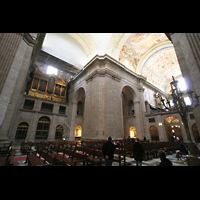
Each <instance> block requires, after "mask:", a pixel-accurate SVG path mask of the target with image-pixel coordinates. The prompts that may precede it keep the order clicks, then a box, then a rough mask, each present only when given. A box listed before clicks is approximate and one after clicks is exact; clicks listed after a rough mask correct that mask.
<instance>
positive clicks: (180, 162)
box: [13, 143, 188, 166]
mask: <svg viewBox="0 0 200 200" xmlns="http://www.w3.org/2000/svg"><path fill="white" fill-rule="evenodd" d="M13 146H14V149H15V152H16V153H15V157H14V158H22V157H24V159H25V158H26V155H22V154H21V152H20V144H17V143H16V144H13ZM167 158H168V159H169V160H170V161H171V162H172V163H173V166H188V165H187V163H186V162H185V161H184V160H177V158H176V154H172V155H167ZM126 161H127V162H130V165H129V166H136V162H135V160H134V158H130V157H126ZM14 163H15V166H28V164H27V163H24V160H22V161H15V162H14ZM159 163H160V159H159V158H155V159H152V160H148V161H142V166H155V164H159ZM113 166H119V163H118V162H115V161H114V162H113Z"/></svg>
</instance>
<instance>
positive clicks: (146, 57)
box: [42, 33, 182, 91]
mask: <svg viewBox="0 0 200 200" xmlns="http://www.w3.org/2000/svg"><path fill="white" fill-rule="evenodd" d="M42 50H43V51H46V52H47V53H49V54H52V55H53V56H56V57H58V58H60V59H62V60H64V61H66V62H69V63H70V64H73V65H75V66H77V67H79V68H80V69H81V68H83V67H84V65H85V64H86V63H87V62H88V61H89V60H91V59H92V58H93V57H94V56H95V55H96V54H99V55H104V54H105V53H106V54H108V55H110V56H112V57H113V58H114V59H116V60H117V61H119V62H121V63H122V64H124V65H125V66H126V67H127V68H129V69H131V70H133V71H134V72H136V73H138V74H141V75H143V76H145V77H146V78H147V81H149V82H150V83H152V84H153V85H155V86H156V87H158V88H160V89H161V90H163V91H166V88H167V86H168V85H169V82H170V81H171V76H172V75H173V76H174V77H180V76H182V74H181V70H180V67H179V64H178V60H177V57H176V53H175V50H174V47H173V44H172V43H171V41H170V40H169V38H168V36H166V34H164V33H47V34H46V38H45V40H44V43H43V47H42Z"/></svg>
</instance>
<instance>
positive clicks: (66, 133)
mask: <svg viewBox="0 0 200 200" xmlns="http://www.w3.org/2000/svg"><path fill="white" fill-rule="evenodd" d="M199 50H200V49H199V34H197V33H194V34H193V33H0V52H1V53H0V57H1V59H0V71H1V73H0V111H1V112H0V142H1V143H2V144H4V143H10V142H11V141H12V142H14V143H15V144H20V143H21V142H26V143H27V142H29V141H31V142H40V141H53V142H56V141H63V140H64V141H81V140H84V141H87V140H94V141H105V140H107V138H108V137H109V136H111V137H112V138H113V140H114V141H121V140H123V139H124V138H128V137H129V136H130V138H132V139H134V138H136V137H137V138H139V139H140V140H141V141H143V140H145V141H148V142H150V143H156V142H172V141H173V142H183V143H188V142H191V141H192V142H194V143H195V144H196V145H197V146H198V145H199V143H200V134H199V133H200V125H199V124H200V112H199V111H200V110H199V109H200V108H199V100H198V97H199V96H198V95H200V79H199V77H200V55H199V52H200V51H199ZM174 83H175V84H174ZM175 87H177V88H178V89H177V91H179V94H178V95H179V96H181V97H180V98H179V100H178V99H177V97H175V96H174V95H175V94H174V92H175V89H174V88H175ZM178 102H179V104H180V102H181V104H180V105H179V107H180V108H179V109H178V108H177V105H178ZM181 109H182V110H181ZM180 110H181V111H180ZM183 112H185V113H184V114H183Z"/></svg>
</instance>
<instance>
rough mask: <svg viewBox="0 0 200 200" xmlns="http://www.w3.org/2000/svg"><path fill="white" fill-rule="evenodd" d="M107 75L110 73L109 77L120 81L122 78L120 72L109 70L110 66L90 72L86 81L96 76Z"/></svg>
mask: <svg viewBox="0 0 200 200" xmlns="http://www.w3.org/2000/svg"><path fill="white" fill-rule="evenodd" d="M106 75H108V76H109V77H111V78H113V79H115V80H116V81H120V80H121V76H120V75H119V74H117V73H115V72H113V71H111V70H109V69H108V68H97V69H95V70H94V71H93V72H92V73H91V74H89V75H88V76H87V77H86V82H89V81H91V80H92V79H93V78H95V77H96V76H106Z"/></svg>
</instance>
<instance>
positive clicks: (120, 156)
mask: <svg viewBox="0 0 200 200" xmlns="http://www.w3.org/2000/svg"><path fill="white" fill-rule="evenodd" d="M114 154H115V155H114V158H113V160H114V161H117V162H119V166H121V165H122V164H121V162H122V159H123V160H124V165H125V166H126V150H120V149H115V153H114ZM116 154H117V155H116Z"/></svg>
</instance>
